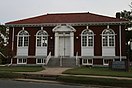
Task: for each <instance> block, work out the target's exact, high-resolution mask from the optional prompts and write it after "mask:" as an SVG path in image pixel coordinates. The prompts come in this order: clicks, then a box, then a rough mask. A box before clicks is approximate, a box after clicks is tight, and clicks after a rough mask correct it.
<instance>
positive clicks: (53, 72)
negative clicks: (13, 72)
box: [21, 67, 72, 75]
mask: <svg viewBox="0 0 132 88" xmlns="http://www.w3.org/2000/svg"><path fill="white" fill-rule="evenodd" d="M67 69H72V68H63V67H52V68H50V67H46V68H45V70H42V71H39V72H21V73H24V74H38V75H39V74H43V75H61V74H62V72H64V71H65V70H67Z"/></svg>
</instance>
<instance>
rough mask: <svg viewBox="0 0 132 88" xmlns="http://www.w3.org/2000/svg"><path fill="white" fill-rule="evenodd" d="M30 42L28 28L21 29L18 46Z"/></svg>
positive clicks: (24, 45)
mask: <svg viewBox="0 0 132 88" xmlns="http://www.w3.org/2000/svg"><path fill="white" fill-rule="evenodd" d="M28 42H29V33H28V32H27V31H26V30H21V31H20V32H19V33H18V47H26V46H28Z"/></svg>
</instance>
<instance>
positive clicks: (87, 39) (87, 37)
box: [81, 29, 94, 47]
mask: <svg viewBox="0 0 132 88" xmlns="http://www.w3.org/2000/svg"><path fill="white" fill-rule="evenodd" d="M85 31H91V33H92V34H83V33H84V32H85ZM83 36H85V37H86V42H87V44H86V46H83V42H84V41H83ZM89 37H92V46H89ZM81 46H82V47H94V32H93V31H92V30H91V29H85V30H83V31H82V33H81Z"/></svg>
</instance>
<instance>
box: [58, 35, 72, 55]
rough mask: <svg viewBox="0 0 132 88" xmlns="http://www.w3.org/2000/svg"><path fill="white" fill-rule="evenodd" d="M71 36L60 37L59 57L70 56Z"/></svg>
mask: <svg viewBox="0 0 132 88" xmlns="http://www.w3.org/2000/svg"><path fill="white" fill-rule="evenodd" d="M70 49H71V47H70V36H60V37H59V55H60V56H70Z"/></svg>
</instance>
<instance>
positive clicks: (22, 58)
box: [17, 58, 27, 64]
mask: <svg viewBox="0 0 132 88" xmlns="http://www.w3.org/2000/svg"><path fill="white" fill-rule="evenodd" d="M18 59H22V63H19V61H18ZM23 59H26V62H25V63H23ZM17 64H27V58H17Z"/></svg>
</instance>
